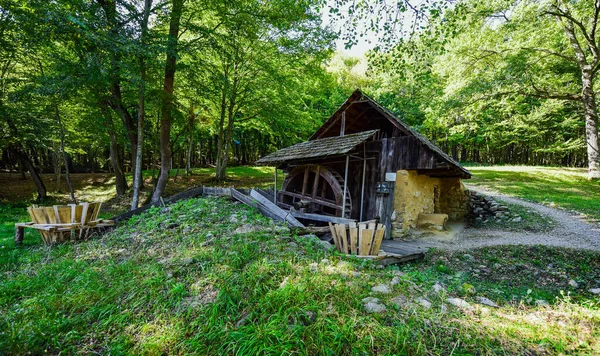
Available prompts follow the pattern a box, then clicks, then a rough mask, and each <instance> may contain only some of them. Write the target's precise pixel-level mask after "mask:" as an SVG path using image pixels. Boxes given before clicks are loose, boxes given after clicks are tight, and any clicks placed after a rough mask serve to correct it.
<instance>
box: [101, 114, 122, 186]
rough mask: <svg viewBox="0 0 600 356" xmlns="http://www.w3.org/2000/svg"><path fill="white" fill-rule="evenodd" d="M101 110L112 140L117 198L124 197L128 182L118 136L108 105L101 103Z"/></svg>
mask: <svg viewBox="0 0 600 356" xmlns="http://www.w3.org/2000/svg"><path fill="white" fill-rule="evenodd" d="M100 108H101V110H102V113H103V114H104V120H105V122H104V124H105V126H106V129H107V131H108V137H109V139H110V162H111V164H112V168H113V172H114V173H115V185H116V188H117V196H119V197H120V196H122V195H124V194H125V191H126V190H127V180H126V179H125V173H123V163H122V162H121V156H120V155H119V145H118V143H117V136H116V134H115V128H114V125H113V122H112V119H111V118H110V116H109V115H110V113H109V112H108V108H107V103H101V104H100Z"/></svg>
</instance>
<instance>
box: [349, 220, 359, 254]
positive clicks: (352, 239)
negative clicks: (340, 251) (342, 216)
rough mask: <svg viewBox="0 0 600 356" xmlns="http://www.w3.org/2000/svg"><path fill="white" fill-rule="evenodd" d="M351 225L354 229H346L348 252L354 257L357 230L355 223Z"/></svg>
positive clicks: (356, 250) (356, 246)
mask: <svg viewBox="0 0 600 356" xmlns="http://www.w3.org/2000/svg"><path fill="white" fill-rule="evenodd" d="M352 224H353V225H354V227H353V226H352V225H350V227H349V228H348V233H349V234H350V252H351V253H352V254H353V255H356V254H357V253H358V229H357V228H356V224H355V223H352Z"/></svg>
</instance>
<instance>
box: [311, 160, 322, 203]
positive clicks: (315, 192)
mask: <svg viewBox="0 0 600 356" xmlns="http://www.w3.org/2000/svg"><path fill="white" fill-rule="evenodd" d="M320 173H321V166H318V167H317V171H316V172H315V181H314V182H313V188H312V192H311V194H312V198H313V199H315V198H316V197H317V190H319V176H320Z"/></svg>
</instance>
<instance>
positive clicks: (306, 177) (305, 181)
mask: <svg viewBox="0 0 600 356" xmlns="http://www.w3.org/2000/svg"><path fill="white" fill-rule="evenodd" d="M307 184H308V167H306V169H305V170H304V180H303V181H302V195H304V194H306V185H307Z"/></svg>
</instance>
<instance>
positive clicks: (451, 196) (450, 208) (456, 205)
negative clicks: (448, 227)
mask: <svg viewBox="0 0 600 356" xmlns="http://www.w3.org/2000/svg"><path fill="white" fill-rule="evenodd" d="M469 197H470V196H469V194H468V191H467V190H466V189H465V186H464V185H463V183H462V181H461V179H460V178H440V198H439V204H438V206H437V209H436V210H438V211H436V213H443V214H448V218H449V219H450V220H462V219H464V218H465V217H466V216H467V215H468V213H469V202H470V199H469Z"/></svg>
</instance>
